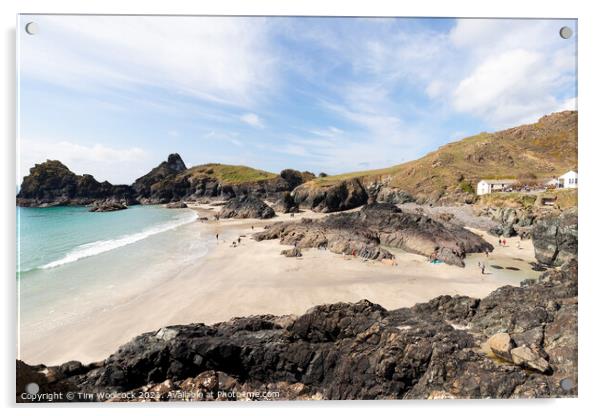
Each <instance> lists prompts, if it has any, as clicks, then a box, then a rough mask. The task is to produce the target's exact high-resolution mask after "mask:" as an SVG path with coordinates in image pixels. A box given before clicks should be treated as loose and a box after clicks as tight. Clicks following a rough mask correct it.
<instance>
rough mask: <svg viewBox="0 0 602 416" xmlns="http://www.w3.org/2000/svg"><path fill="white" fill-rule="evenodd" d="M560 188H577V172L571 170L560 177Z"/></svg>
mask: <svg viewBox="0 0 602 416" xmlns="http://www.w3.org/2000/svg"><path fill="white" fill-rule="evenodd" d="M557 187H558V188H569V189H573V188H577V172H575V171H574V170H569V171H568V172H567V173H565V174H564V175H562V176H559V177H558V185H557Z"/></svg>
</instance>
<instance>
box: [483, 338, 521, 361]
mask: <svg viewBox="0 0 602 416" xmlns="http://www.w3.org/2000/svg"><path fill="white" fill-rule="evenodd" d="M487 346H488V347H489V349H490V350H491V352H492V353H494V354H495V355H497V356H498V357H500V358H502V359H504V360H507V361H512V354H511V353H510V351H511V350H512V348H514V341H513V340H512V338H511V337H510V335H509V334H508V333H506V332H498V333H497V334H495V335H493V336H491V337H490V338H489V339H488V340H487Z"/></svg>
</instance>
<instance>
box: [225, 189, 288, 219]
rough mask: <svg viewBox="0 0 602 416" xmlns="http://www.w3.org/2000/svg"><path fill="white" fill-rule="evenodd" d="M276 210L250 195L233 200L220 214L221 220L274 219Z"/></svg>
mask: <svg viewBox="0 0 602 416" xmlns="http://www.w3.org/2000/svg"><path fill="white" fill-rule="evenodd" d="M275 215H276V213H275V212H274V210H273V209H272V208H270V207H269V206H268V205H267V204H266V203H265V202H263V201H261V200H260V199H258V198H255V197H253V196H249V195H243V196H240V197H238V198H234V199H231V200H230V201H228V202H227V203H226V205H224V206H223V207H222V209H221V211H220V213H219V216H220V218H261V219H267V218H272V217H274V216H275Z"/></svg>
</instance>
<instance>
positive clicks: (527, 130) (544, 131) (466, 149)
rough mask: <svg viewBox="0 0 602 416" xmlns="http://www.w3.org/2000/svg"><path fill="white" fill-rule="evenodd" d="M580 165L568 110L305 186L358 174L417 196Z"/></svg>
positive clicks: (465, 189) (533, 176)
mask: <svg viewBox="0 0 602 416" xmlns="http://www.w3.org/2000/svg"><path fill="white" fill-rule="evenodd" d="M401 156H402V155H400V157H401ZM576 166H577V112H575V111H565V112H561V113H554V114H551V115H549V116H545V117H542V118H541V119H540V120H539V121H538V122H537V123H534V124H527V125H523V126H519V127H514V128H511V129H507V130H503V131H500V132H496V133H480V134H477V135H475V136H471V137H467V138H465V139H463V140H459V141H456V142H452V143H448V144H446V145H444V146H441V147H440V148H439V149H437V150H435V151H433V152H431V153H429V154H427V155H425V156H424V157H422V158H420V159H417V160H413V161H410V162H406V163H402V164H400V165H396V166H392V167H389V168H384V169H376V170H369V171H358V172H351V173H345V174H342V175H334V176H327V177H324V178H316V179H314V180H313V181H310V182H307V183H306V184H305V185H304V186H310V187H325V186H331V185H335V184H337V183H339V182H340V181H343V180H349V179H353V178H358V179H359V180H361V181H362V182H364V183H369V182H372V181H377V180H381V181H382V180H386V181H387V182H388V183H389V185H390V186H391V187H396V188H400V189H403V190H405V191H407V192H409V193H411V194H413V195H415V196H419V195H432V194H435V193H441V194H446V193H455V192H457V191H458V190H460V191H461V192H463V193H468V191H469V190H470V187H472V189H475V188H476V185H477V183H478V181H479V180H481V179H483V178H489V179H491V178H516V179H525V180H543V179H546V178H551V177H555V176H558V175H560V174H563V173H565V172H566V171H568V170H570V169H575V167H576ZM469 185H470V187H469Z"/></svg>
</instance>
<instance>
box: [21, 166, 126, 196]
mask: <svg viewBox="0 0 602 416" xmlns="http://www.w3.org/2000/svg"><path fill="white" fill-rule="evenodd" d="M134 197H135V192H134V191H133V189H132V188H131V187H130V186H127V185H111V184H110V183H109V182H107V181H105V182H98V181H97V180H96V179H94V177H93V176H92V175H76V174H75V173H73V172H71V171H70V170H69V168H67V166H65V165H63V164H62V163H61V162H59V161H58V160H47V161H46V162H44V163H40V164H36V165H35V166H34V167H32V168H31V169H30V170H29V175H27V176H26V177H25V178H23V183H22V184H21V189H20V190H19V193H18V194H17V205H19V206H25V207H46V206H57V205H89V204H91V203H93V202H95V201H104V200H112V201H116V202H121V203H126V204H128V205H133V204H135V203H136V200H135V198H134Z"/></svg>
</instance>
